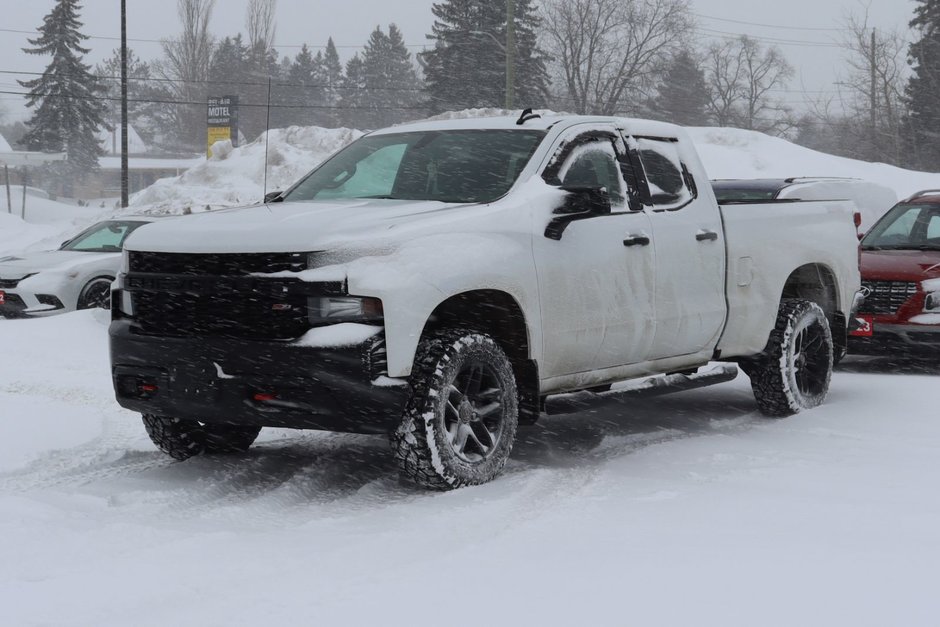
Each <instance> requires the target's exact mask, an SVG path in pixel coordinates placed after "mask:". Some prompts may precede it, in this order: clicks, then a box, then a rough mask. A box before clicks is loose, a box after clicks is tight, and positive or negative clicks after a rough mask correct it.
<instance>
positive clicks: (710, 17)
mask: <svg viewBox="0 0 940 627" xmlns="http://www.w3.org/2000/svg"><path fill="white" fill-rule="evenodd" d="M692 15H694V16H695V17H700V18H702V19H706V20H714V21H716V22H728V23H729V24H742V25H744V26H760V27H763V28H777V29H780V30H797V31H816V32H821V31H828V32H839V33H841V32H848V31H850V30H851V29H848V28H823V27H815V26H783V25H781V24H761V23H760V22H746V21H743V20H731V19H727V18H723V17H715V16H713V15H705V14H704V13H696V12H695V11H692Z"/></svg>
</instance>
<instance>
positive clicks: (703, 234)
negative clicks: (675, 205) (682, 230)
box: [695, 231, 718, 242]
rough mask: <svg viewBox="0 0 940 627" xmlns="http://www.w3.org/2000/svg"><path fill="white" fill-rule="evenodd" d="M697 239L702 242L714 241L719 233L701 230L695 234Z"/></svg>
mask: <svg viewBox="0 0 940 627" xmlns="http://www.w3.org/2000/svg"><path fill="white" fill-rule="evenodd" d="M695 239H696V240H698V241H700V242H714V241H716V240H717V239H718V233H716V232H714V231H699V232H698V233H696V234H695Z"/></svg>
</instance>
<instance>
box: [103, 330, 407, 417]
mask: <svg viewBox="0 0 940 627" xmlns="http://www.w3.org/2000/svg"><path fill="white" fill-rule="evenodd" d="M109 335H110V345H111V365H112V377H113V381H114V389H115V394H116V396H117V400H118V403H119V404H120V405H121V406H122V407H125V408H127V409H130V410H133V411H137V412H140V413H145V414H156V415H161V416H170V417H175V418H185V419H191V420H199V421H201V422H219V423H228V424H242V425H257V426H263V427H289V428H297V429H321V430H325V431H345V432H352V433H388V432H389V431H391V430H392V429H394V428H395V427H396V426H397V425H398V423H399V421H400V419H401V413H402V410H403V408H404V405H405V401H406V399H407V396H408V392H409V389H410V388H409V386H408V385H406V384H398V385H375V383H374V381H376V380H377V379H378V378H379V377H381V376H382V363H383V360H384V339H383V337H382V335H381V334H380V335H378V336H375V337H373V338H371V339H369V340H367V341H366V342H364V343H362V344H358V345H355V346H348V347H341V348H311V347H305V346H298V345H296V344H294V343H292V342H286V341H277V340H268V341H259V340H245V339H228V338H211V337H200V338H193V337H186V338H174V337H154V336H147V335H141V334H139V333H135V328H134V326H133V324H132V323H131V322H130V321H127V320H116V321H114V322H112V323H111V327H110V332H109ZM383 380H384V381H386V383H387V382H388V380H387V379H383ZM393 383H398V382H393ZM401 383H403V382H401Z"/></svg>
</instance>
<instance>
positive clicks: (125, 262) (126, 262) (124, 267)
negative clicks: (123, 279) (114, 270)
mask: <svg viewBox="0 0 940 627" xmlns="http://www.w3.org/2000/svg"><path fill="white" fill-rule="evenodd" d="M130 269H131V256H130V253H129V252H127V250H122V251H121V269H120V273H121V274H127V273H128V272H129V271H130Z"/></svg>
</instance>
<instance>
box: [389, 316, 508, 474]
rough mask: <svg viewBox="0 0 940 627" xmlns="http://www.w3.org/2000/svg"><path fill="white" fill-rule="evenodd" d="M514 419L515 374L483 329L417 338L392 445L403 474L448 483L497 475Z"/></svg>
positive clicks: (500, 350)
mask: <svg viewBox="0 0 940 627" xmlns="http://www.w3.org/2000/svg"><path fill="white" fill-rule="evenodd" d="M518 424H519V401H518V393H517V390H516V379H515V375H514V373H513V369H512V365H511V363H510V361H509V358H508V357H507V356H506V353H505V352H503V350H502V348H500V346H499V345H498V344H497V343H496V342H495V341H494V340H493V339H492V338H491V337H489V336H487V335H484V334H481V333H476V332H472V331H460V330H456V331H455V330H451V331H445V332H439V333H435V334H432V335H430V336H429V337H426V338H425V339H424V340H422V341H421V344H420V345H419V347H418V353H417V357H416V359H415V367H414V371H413V373H412V376H411V396H410V398H409V401H408V404H407V406H406V409H405V412H404V415H403V418H402V422H401V425H400V427H399V428H398V430H397V431H396V432H395V433H394V434H393V436H392V445H393V448H394V450H395V456H396V458H397V460H398V464H399V469H400V471H401V474H402V476H403V477H404V478H406V479H408V480H411V481H413V482H415V483H417V484H418V485H420V486H422V487H426V488H433V489H438V490H450V489H453V488H459V487H462V486H468V485H477V484H481V483H486V482H487V481H490V480H491V479H493V478H494V477H496V476H497V475H498V474H499V473H500V471H501V470H502V469H503V466H504V465H505V464H506V461H507V460H508V459H509V453H510V452H511V451H512V446H513V442H514V440H515V437H516V427H517V426H518Z"/></svg>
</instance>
